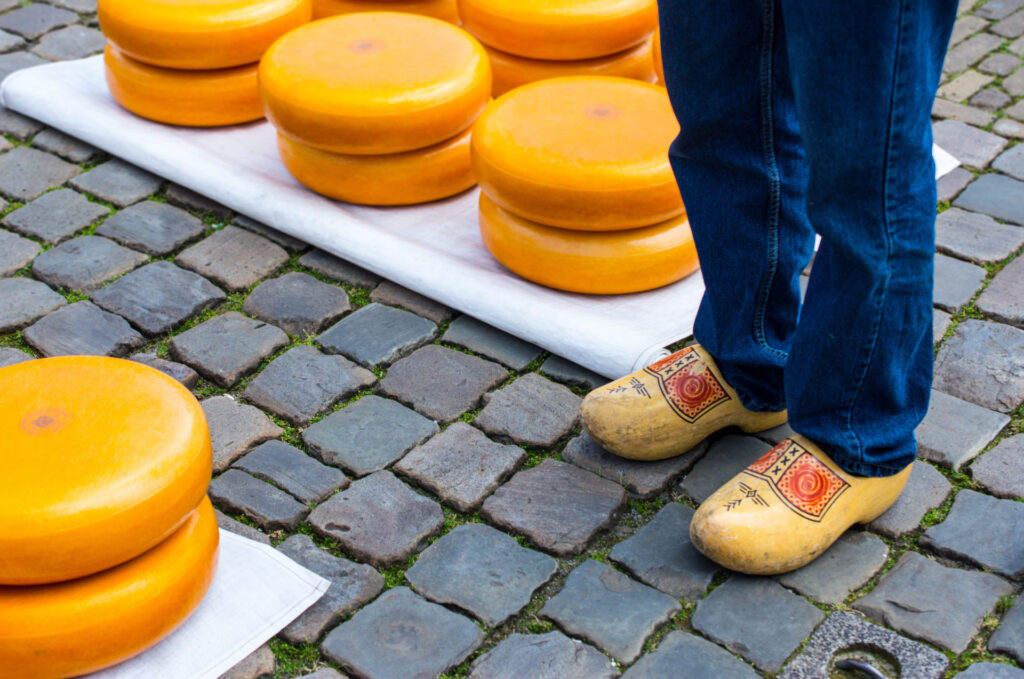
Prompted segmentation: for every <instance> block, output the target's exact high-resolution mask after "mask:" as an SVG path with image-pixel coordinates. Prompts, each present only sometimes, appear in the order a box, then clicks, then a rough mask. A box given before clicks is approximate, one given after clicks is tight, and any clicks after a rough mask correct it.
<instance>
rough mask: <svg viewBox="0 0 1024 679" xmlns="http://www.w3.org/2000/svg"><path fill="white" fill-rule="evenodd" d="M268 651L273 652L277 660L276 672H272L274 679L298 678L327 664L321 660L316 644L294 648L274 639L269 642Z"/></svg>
mask: <svg viewBox="0 0 1024 679" xmlns="http://www.w3.org/2000/svg"><path fill="white" fill-rule="evenodd" d="M270 650H271V651H273V652H274V657H275V658H276V659H277V671H276V672H274V679H288V678H290V677H298V676H301V675H303V674H309V673H311V672H315V671H316V670H317V669H319V668H321V667H325V666H327V663H325V662H324V661H323V660H322V659H321V657H320V649H319V648H317V646H316V644H309V643H306V644H302V645H301V646H294V645H292V644H289V643H288V642H286V641H282V640H281V639H277V638H274V639H271V640H270Z"/></svg>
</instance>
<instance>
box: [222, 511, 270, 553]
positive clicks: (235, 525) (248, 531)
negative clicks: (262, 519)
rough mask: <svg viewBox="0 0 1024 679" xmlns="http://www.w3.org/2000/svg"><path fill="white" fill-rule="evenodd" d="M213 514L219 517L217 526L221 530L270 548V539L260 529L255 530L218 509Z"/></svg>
mask: <svg viewBox="0 0 1024 679" xmlns="http://www.w3.org/2000/svg"><path fill="white" fill-rule="evenodd" d="M213 513H214V515H215V516H216V517H217V526H218V527H219V528H221V529H223V530H226V531H228V532H229V533H234V534H235V535H241V536H242V537H243V538H246V539H247V540H254V541H256V542H259V543H260V544H264V545H266V546H267V547H270V538H269V537H268V536H267V534H266V533H264V532H263V531H261V530H260V529H259V528H253V527H252V526H249V525H247V524H244V523H242V522H241V521H236V520H235V519H232V518H231V517H230V516H228V515H227V514H225V513H224V512H222V511H220V510H219V509H216V508H215V509H214V510H213Z"/></svg>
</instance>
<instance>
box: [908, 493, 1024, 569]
mask: <svg viewBox="0 0 1024 679" xmlns="http://www.w3.org/2000/svg"><path fill="white" fill-rule="evenodd" d="M920 544H921V545H922V546H924V547H927V548H929V549H932V550H934V551H935V552H936V553H938V554H941V555H943V556H948V557H952V558H954V559H961V560H966V561H968V562H970V563H973V564H976V565H978V566H980V567H981V568H985V569H987V570H991V571H995V572H996V573H1000V574H1002V575H1005V576H1007V577H1010V578H1015V579H1019V578H1021V577H1022V576H1024V503H1022V502H1015V501H1014V500H1000V499H997V498H994V497H992V496H990V495H985V494H984V493H978V492H976V491H973V490H968V489H966V488H965V489H964V490H961V491H960V492H959V493H958V494H957V496H956V499H955V500H954V501H953V508H952V509H951V510H950V512H949V515H948V516H947V517H946V519H945V520H944V521H943V522H942V523H939V524H936V525H934V526H932V527H931V528H929V529H928V530H926V531H925V532H924V535H922V536H921V542H920Z"/></svg>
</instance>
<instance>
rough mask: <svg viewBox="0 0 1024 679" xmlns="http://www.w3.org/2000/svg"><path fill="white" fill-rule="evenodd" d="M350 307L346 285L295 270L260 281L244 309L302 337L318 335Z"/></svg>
mask: <svg viewBox="0 0 1024 679" xmlns="http://www.w3.org/2000/svg"><path fill="white" fill-rule="evenodd" d="M351 308H352V307H351V306H350V305H349V303H348V295H347V294H346V293H345V291H344V290H343V289H341V288H339V287H337V286H334V285H328V284H327V283H323V282H321V281H318V280H317V279H315V278H313V277H312V276H310V275H308V274H304V273H299V272H297V271H292V272H290V273H286V274H284V275H283V276H281V277H279V278H272V279H271V280H269V281H264V282H262V283H260V284H259V285H258V286H257V287H256V289H255V290H253V291H252V292H251V293H250V294H249V296H248V297H247V298H246V300H245V304H244V305H243V306H242V311H244V312H245V313H247V314H249V315H252V316H256V317H257V318H262V319H263V320H265V321H267V322H268V323H273V324H274V325H276V326H277V327H279V328H281V329H282V330H284V331H285V332H287V333H288V334H289V335H298V336H300V337H301V336H303V335H307V334H309V335H315V334H316V333H318V332H320V331H321V330H323V329H324V328H325V327H326V326H327V325H329V324H331V323H333V322H335V321H336V320H338V319H339V318H341V316H343V315H344V314H345V312H347V311H348V310H349V309H351Z"/></svg>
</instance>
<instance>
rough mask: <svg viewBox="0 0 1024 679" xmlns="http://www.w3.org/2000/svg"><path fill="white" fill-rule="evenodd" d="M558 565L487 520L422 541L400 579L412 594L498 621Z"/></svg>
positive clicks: (529, 595) (488, 621)
mask: <svg viewBox="0 0 1024 679" xmlns="http://www.w3.org/2000/svg"><path fill="white" fill-rule="evenodd" d="M557 570H558V562H557V561H555V560H554V559H552V558H551V557H550V556H548V555H546V554H541V553H540V552H535V551H533V550H532V549H526V548H525V547H520V546H519V543H518V542H516V541H515V540H514V539H512V538H510V537H509V536H507V535H505V534H504V533H502V532H501V531H499V530H495V529H494V528H491V527H490V526H488V525H486V524H482V523H471V524H466V525H462V526H458V527H457V528H455V530H453V531H451V532H450V533H448V534H447V535H445V536H444V537H443V538H441V539H440V540H438V541H437V542H435V543H434V544H432V545H431V546H430V547H427V549H425V550H424V551H423V553H422V554H421V555H420V557H419V559H418V560H417V561H416V563H415V564H414V565H413V567H412V568H410V569H409V570H407V571H406V572H405V579H406V580H408V581H409V584H410V585H412V587H413V588H414V589H415V590H416V593H417V594H419V595H421V596H424V597H426V598H428V599H430V600H431V601H435V602H437V603H439V604H445V605H453V606H456V607H458V608H459V609H462V610H464V611H468V612H469V613H471V614H473V615H474V616H476V617H477V618H478V619H480V620H481V621H483V622H484V623H485V624H487V625H488V626H490V627H497V626H498V625H500V624H502V623H503V622H505V621H506V620H508V619H509V618H511V617H512V616H514V615H516V614H517V613H518V612H519V611H521V610H522V609H523V608H525V607H526V605H527V604H529V603H530V599H531V598H532V597H533V593H534V592H536V591H537V590H538V589H539V588H540V587H541V586H543V585H544V584H545V583H546V582H547V581H548V580H550V579H551V577H552V576H553V575H554V574H555V571H557Z"/></svg>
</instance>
